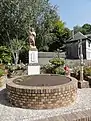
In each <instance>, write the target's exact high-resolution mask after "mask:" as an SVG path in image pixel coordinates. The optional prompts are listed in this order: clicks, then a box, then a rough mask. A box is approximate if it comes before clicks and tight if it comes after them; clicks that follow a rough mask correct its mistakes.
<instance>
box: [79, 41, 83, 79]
mask: <svg viewBox="0 0 91 121" xmlns="http://www.w3.org/2000/svg"><path fill="white" fill-rule="evenodd" d="M79 47H80V49H79V50H80V53H79V56H80V81H83V66H84V63H83V51H82V39H80V43H79Z"/></svg>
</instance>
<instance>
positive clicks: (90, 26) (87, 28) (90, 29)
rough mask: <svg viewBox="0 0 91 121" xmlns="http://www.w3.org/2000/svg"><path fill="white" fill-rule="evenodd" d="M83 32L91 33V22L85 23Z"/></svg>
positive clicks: (82, 28)
mask: <svg viewBox="0 0 91 121" xmlns="http://www.w3.org/2000/svg"><path fill="white" fill-rule="evenodd" d="M81 32H82V33H83V34H84V35H86V34H91V24H84V25H83V26H82V27H81Z"/></svg>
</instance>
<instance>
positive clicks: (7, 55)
mask: <svg viewBox="0 0 91 121" xmlns="http://www.w3.org/2000/svg"><path fill="white" fill-rule="evenodd" d="M11 61H12V57H11V52H10V51H9V49H7V47H5V46H0V62H1V63H4V64H8V63H11Z"/></svg>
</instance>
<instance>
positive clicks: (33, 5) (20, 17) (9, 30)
mask: <svg viewBox="0 0 91 121" xmlns="http://www.w3.org/2000/svg"><path fill="white" fill-rule="evenodd" d="M0 13H1V14H0V44H5V43H6V42H8V43H9V42H10V41H11V40H14V39H15V38H17V39H18V40H24V41H26V40H28V30H29V26H30V27H33V28H34V29H35V31H36V33H37V38H36V45H37V48H38V50H41V51H42V50H46V51H48V44H49V43H50V41H52V39H53V35H52V32H51V31H52V30H53V28H54V26H53V25H54V23H55V21H56V20H58V19H59V16H58V14H57V9H56V7H55V6H52V5H51V4H50V3H49V1H48V0H1V1H0ZM44 47H45V48H44Z"/></svg>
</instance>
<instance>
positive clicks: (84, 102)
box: [0, 86, 91, 121]
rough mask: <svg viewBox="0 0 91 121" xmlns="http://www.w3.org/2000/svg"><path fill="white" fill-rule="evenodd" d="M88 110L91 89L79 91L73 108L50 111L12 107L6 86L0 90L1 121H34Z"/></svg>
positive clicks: (89, 107) (90, 105) (90, 107)
mask: <svg viewBox="0 0 91 121" xmlns="http://www.w3.org/2000/svg"><path fill="white" fill-rule="evenodd" d="M87 109H91V88H86V89H79V90H78V95H77V100H76V102H75V103H74V104H72V105H71V106H69V107H65V108H58V109H49V110H31V109H21V108H16V107H11V106H10V104H9V103H8V102H7V97H6V90H5V86H4V87H3V88H0V121H34V120H38V119H45V118H47V117H54V116H59V115H62V114H69V113H72V112H77V111H84V110H87Z"/></svg>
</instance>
